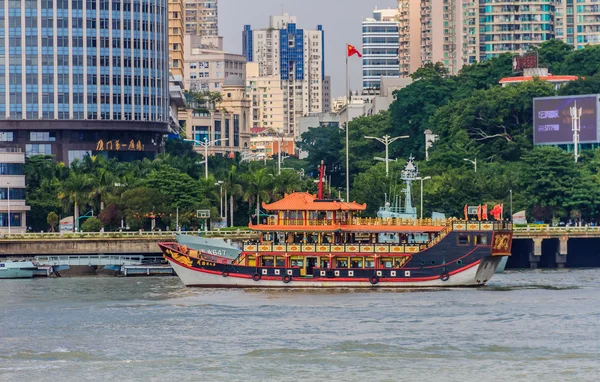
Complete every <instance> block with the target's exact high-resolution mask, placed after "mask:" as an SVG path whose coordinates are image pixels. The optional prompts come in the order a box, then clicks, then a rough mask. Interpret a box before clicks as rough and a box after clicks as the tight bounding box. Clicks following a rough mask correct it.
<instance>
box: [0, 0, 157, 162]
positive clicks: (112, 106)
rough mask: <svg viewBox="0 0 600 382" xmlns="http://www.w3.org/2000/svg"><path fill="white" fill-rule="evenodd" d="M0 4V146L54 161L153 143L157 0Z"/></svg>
mask: <svg viewBox="0 0 600 382" xmlns="http://www.w3.org/2000/svg"><path fill="white" fill-rule="evenodd" d="M0 4H1V5H2V7H0V20H2V22H1V23H0V41H2V43H1V44H0V57H3V59H2V62H3V63H4V64H3V65H2V66H0V147H18V148H21V149H22V150H24V151H25V153H26V155H35V154H52V155H55V158H56V160H58V161H64V162H71V161H72V160H73V159H75V158H81V157H83V156H84V155H85V154H100V155H103V156H107V157H117V158H120V159H137V158H142V157H153V156H154V155H155V154H156V153H157V152H158V151H160V150H161V143H162V137H163V135H164V134H165V133H167V132H168V131H169V130H168V126H169V125H168V123H169V77H168V75H169V70H168V65H169V64H168V61H169V55H168V44H167V42H168V35H167V25H168V16H167V13H168V12H167V0H147V1H138V0H133V1H108V0H100V1H84V0H73V1H36V0H25V1H2V2H0Z"/></svg>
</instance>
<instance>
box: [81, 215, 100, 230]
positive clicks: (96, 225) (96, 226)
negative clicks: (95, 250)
mask: <svg viewBox="0 0 600 382" xmlns="http://www.w3.org/2000/svg"><path fill="white" fill-rule="evenodd" d="M101 229H102V222H100V220H99V219H98V218H95V217H91V218H87V219H85V221H84V222H83V224H81V230H82V231H83V232H100V230H101Z"/></svg>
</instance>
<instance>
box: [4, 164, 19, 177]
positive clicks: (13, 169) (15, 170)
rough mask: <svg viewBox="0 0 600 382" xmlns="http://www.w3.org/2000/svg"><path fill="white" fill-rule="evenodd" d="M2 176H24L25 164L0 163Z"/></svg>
mask: <svg viewBox="0 0 600 382" xmlns="http://www.w3.org/2000/svg"><path fill="white" fill-rule="evenodd" d="M0 175H23V164H22V163H0Z"/></svg>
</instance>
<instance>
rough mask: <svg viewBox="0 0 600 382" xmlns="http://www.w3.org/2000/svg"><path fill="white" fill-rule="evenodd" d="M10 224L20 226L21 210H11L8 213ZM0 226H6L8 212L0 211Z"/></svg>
mask: <svg viewBox="0 0 600 382" xmlns="http://www.w3.org/2000/svg"><path fill="white" fill-rule="evenodd" d="M10 226H11V227H20V226H21V212H11V214H10ZM0 227H8V213H6V212H3V213H0Z"/></svg>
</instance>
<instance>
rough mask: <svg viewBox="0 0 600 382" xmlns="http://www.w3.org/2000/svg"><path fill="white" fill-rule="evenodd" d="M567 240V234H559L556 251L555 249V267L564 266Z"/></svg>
mask: <svg viewBox="0 0 600 382" xmlns="http://www.w3.org/2000/svg"><path fill="white" fill-rule="evenodd" d="M568 242H569V237H568V236H561V237H560V238H559V239H558V251H556V267H557V268H564V267H565V264H566V263H567V253H568V249H567V243H568Z"/></svg>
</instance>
